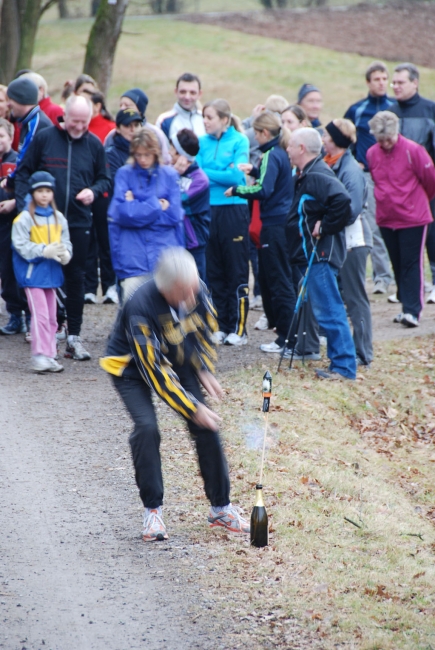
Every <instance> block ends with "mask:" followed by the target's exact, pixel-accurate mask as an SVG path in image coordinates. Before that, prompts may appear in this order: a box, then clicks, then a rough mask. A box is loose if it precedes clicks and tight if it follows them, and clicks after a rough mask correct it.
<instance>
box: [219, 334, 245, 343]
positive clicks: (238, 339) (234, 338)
mask: <svg viewBox="0 0 435 650" xmlns="http://www.w3.org/2000/svg"><path fill="white" fill-rule="evenodd" d="M247 342H248V337H247V336H246V334H243V335H242V336H239V335H238V334H234V332H231V334H228V336H227V338H226V339H225V341H224V344H225V345H246V344H247Z"/></svg>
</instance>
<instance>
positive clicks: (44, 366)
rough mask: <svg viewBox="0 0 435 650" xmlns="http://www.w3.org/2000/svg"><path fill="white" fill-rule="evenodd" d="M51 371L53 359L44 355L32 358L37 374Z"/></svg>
mask: <svg viewBox="0 0 435 650" xmlns="http://www.w3.org/2000/svg"><path fill="white" fill-rule="evenodd" d="M50 369H51V359H49V358H48V357H46V356H45V355H43V354H35V356H34V357H32V370H34V371H35V372H38V373H41V372H50Z"/></svg>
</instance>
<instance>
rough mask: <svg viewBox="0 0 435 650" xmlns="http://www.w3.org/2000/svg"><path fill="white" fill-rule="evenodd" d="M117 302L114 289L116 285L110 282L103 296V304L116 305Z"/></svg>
mask: <svg viewBox="0 0 435 650" xmlns="http://www.w3.org/2000/svg"><path fill="white" fill-rule="evenodd" d="M118 303H119V299H118V293H117V291H116V285H114V284H112V286H111V287H109V288H108V289H107V291H106V295H105V296H104V298H103V305H117V304H118Z"/></svg>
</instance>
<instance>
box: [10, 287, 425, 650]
mask: <svg viewBox="0 0 435 650" xmlns="http://www.w3.org/2000/svg"><path fill="white" fill-rule="evenodd" d="M373 307H374V319H375V331H376V339H377V340H378V341H382V340H384V339H386V338H393V337H396V336H415V335H417V334H424V333H429V332H434V330H435V306H433V307H428V308H427V310H426V312H425V318H424V320H423V322H422V327H421V329H420V330H418V331H416V330H406V329H404V328H402V327H400V326H394V325H392V324H391V318H392V315H394V314H395V312H396V311H397V307H396V306H395V305H388V303H386V298H385V297H379V298H377V297H376V299H375V302H374V305H373ZM114 315H115V308H114V307H107V306H105V307H103V306H97V307H87V308H86V316H85V327H84V332H83V336H84V340H85V341H86V344H87V345H89V348H90V351H91V353H92V355H93V359H92V361H91V362H90V363H79V362H71V361H68V360H65V362H64V363H65V368H66V370H65V372H64V373H62V375H58V376H35V375H33V374H31V373H30V371H29V369H28V366H29V354H30V350H29V346H28V345H26V344H25V343H24V342H23V337H22V336H13V337H4V336H3V337H0V400H1V410H0V431H1V434H0V502H1V504H2V506H1V508H0V528H1V530H2V535H1V537H0V557H1V559H2V562H1V564H0V621H1V624H0V648H3V649H5V650H23V649H25V650H45V649H47V650H78V649H80V650H100V649H101V650H102V649H104V650H123V649H124V648H129V649H135V648H143V647H146V648H149V649H151V650H152V649H154V648H155V649H157V648H159V650H160V649H161V648H162V647H163V648H165V649H166V650H180V649H184V648H185V649H188V648H189V649H190V648H200V649H202V650H207V649H210V650H218V649H219V648H222V649H224V650H229V649H230V648H231V649H232V648H236V647H243V646H240V645H239V644H238V643H237V642H236V641H233V640H230V639H232V638H233V637H231V634H232V633H233V632H234V633H240V624H238V623H237V622H236V621H228V620H225V621H222V620H220V619H219V616H218V614H217V613H213V616H211V617H210V609H213V608H214V606H213V604H212V603H213V602H214V601H213V600H210V599H213V598H214V597H216V594H215V595H214V596H213V595H209V594H202V593H201V592H202V590H201V589H199V590H198V583H199V581H200V576H201V574H202V573H203V572H204V571H206V570H210V571H215V570H219V566H217V567H214V565H213V562H212V560H211V559H210V557H211V556H210V551H209V550H208V548H207V539H204V540H203V539H202V537H203V533H202V532H201V531H202V530H203V525H204V524H205V513H206V509H207V506H206V503H205V501H204V515H203V514H201V515H200V517H201V521H194V522H192V523H189V520H187V522H186V523H182V522H185V521H186V520H185V513H184V512H183V510H184V509H185V506H188V504H187V503H186V501H185V499H186V497H185V496H183V495H182V494H180V489H179V486H178V485H177V477H176V476H174V475H173V473H171V472H172V470H170V469H168V476H167V477H166V476H165V480H166V486H167V494H168V497H167V501H166V504H167V505H166V507H167V512H168V515H167V516H168V519H170V521H171V524H172V525H171V537H170V540H169V542H168V543H167V544H164V545H163V544H162V545H155V546H154V545H152V546H148V545H144V544H143V542H142V540H141V536H140V527H141V520H142V507H141V503H140V501H139V498H138V494H137V489H136V486H135V484H134V479H133V472H132V467H131V461H130V454H129V449H128V441H127V439H128V432H129V430H130V428H131V425H130V421H129V419H128V417H127V416H126V414H125V413H124V411H123V409H122V407H121V404H120V402H119V400H118V398H117V397H116V395H115V393H114V390H113V389H112V386H111V384H110V381H109V379H108V377H107V376H106V375H105V374H104V373H103V372H101V371H100V370H99V368H98V362H97V359H98V356H99V355H100V354H102V352H103V351H104V347H105V343H106V338H107V333H108V332H109V330H110V326H111V322H112V320H113V318H114ZM258 316H259V312H251V313H250V324H251V330H250V331H251V335H250V341H249V345H248V346H246V348H244V349H227V348H224V349H221V354H220V362H219V371H220V373H221V374H222V373H225V372H226V371H227V370H232V369H234V367H235V366H237V365H239V366H241V365H249V364H251V363H255V362H256V361H258V360H260V359H261V360H262V361H264V360H265V359H266V355H264V354H262V353H261V352H260V351H259V350H258V346H259V344H260V343H261V342H263V341H269V340H272V336H273V335H272V333H271V332H255V331H254V330H252V325H253V323H254V322H255V320H256V319H257V318H258ZM5 321H6V317H5V316H4V315H3V316H0V322H1V323H2V324H3V323H4V322H5ZM267 356H269V355H267ZM271 361H272V360H271V359H270V358H269V360H268V363H270V362H271ZM165 417H168V416H165ZM169 417H170V416H169ZM169 425H170V426H167V430H166V432H165V435H168V436H169V438H168V439H167V442H166V443H165V445H166V449H168V450H170V449H171V448H172V447H173V441H174V439H175V437H176V436H179V433H177V430H176V428H174V429H173V430H172V426H174V427H176V426H178V425H177V424H176V423H175V422H174V423H172V424H171V420H169ZM171 430H172V433H171ZM171 435H173V438H171ZM178 439H179V438H178ZM180 444H181V447H180ZM165 445H164V447H165ZM165 453H168V456H169V452H166V451H165V452H164V454H165ZM177 453H181V454H184V455H183V458H186V459H188V461H186V462H190V463H192V468H193V467H194V466H193V464H194V457H193V456H191V455H189V454H192V452H191V451H190V447H189V443H188V440H187V438H186V439H185V440H184V439H183V441H182V443H178V452H177ZM164 463H166V466H167V467H168V468H170V467H171V464H170V463H171V461H170V456H169V458H168V457H166V458H165V459H164ZM192 471H193V472H194V469H192ZM192 475H193V474H192ZM195 481H198V479H197V478H195ZM195 498H199V499H200V500H201V502H202V499H203V496H202V491H201V487H200V485H199V483H198V496H196V497H195ZM186 509H187V510H188V507H187V508H186ZM203 516H204V522H203V520H202V517H203ZM177 522H178V523H177ZM210 567H211V568H210ZM218 591H219V594H218V597H220V598H221V597H222V593H221V591H220V590H218ZM237 625H239V628H237ZM244 625H245V627H246V625H249V624H248V623H244ZM295 629H296V632H295V645H293V646H292V647H295V648H302V647H304V648H308V647H310V648H313V647H318V646H317V643H316V640H315V639H314V638H311V637H308V636H307V637H306V638H305V637H303V636H302V631H301V629H299V628H295ZM296 637H297V641H296ZM234 638H236V637H234ZM251 647H256V646H253V645H252V646H251ZM263 647H272V646H269V645H267V646H266V645H264V646H263ZM320 647H321V646H320Z"/></svg>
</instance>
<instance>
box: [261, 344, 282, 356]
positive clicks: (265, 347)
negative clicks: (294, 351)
mask: <svg viewBox="0 0 435 650" xmlns="http://www.w3.org/2000/svg"><path fill="white" fill-rule="evenodd" d="M260 350H261V351H262V352H278V353H281V352H282V346H281V345H278V343H275V341H272V343H262V344H261V345H260Z"/></svg>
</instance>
